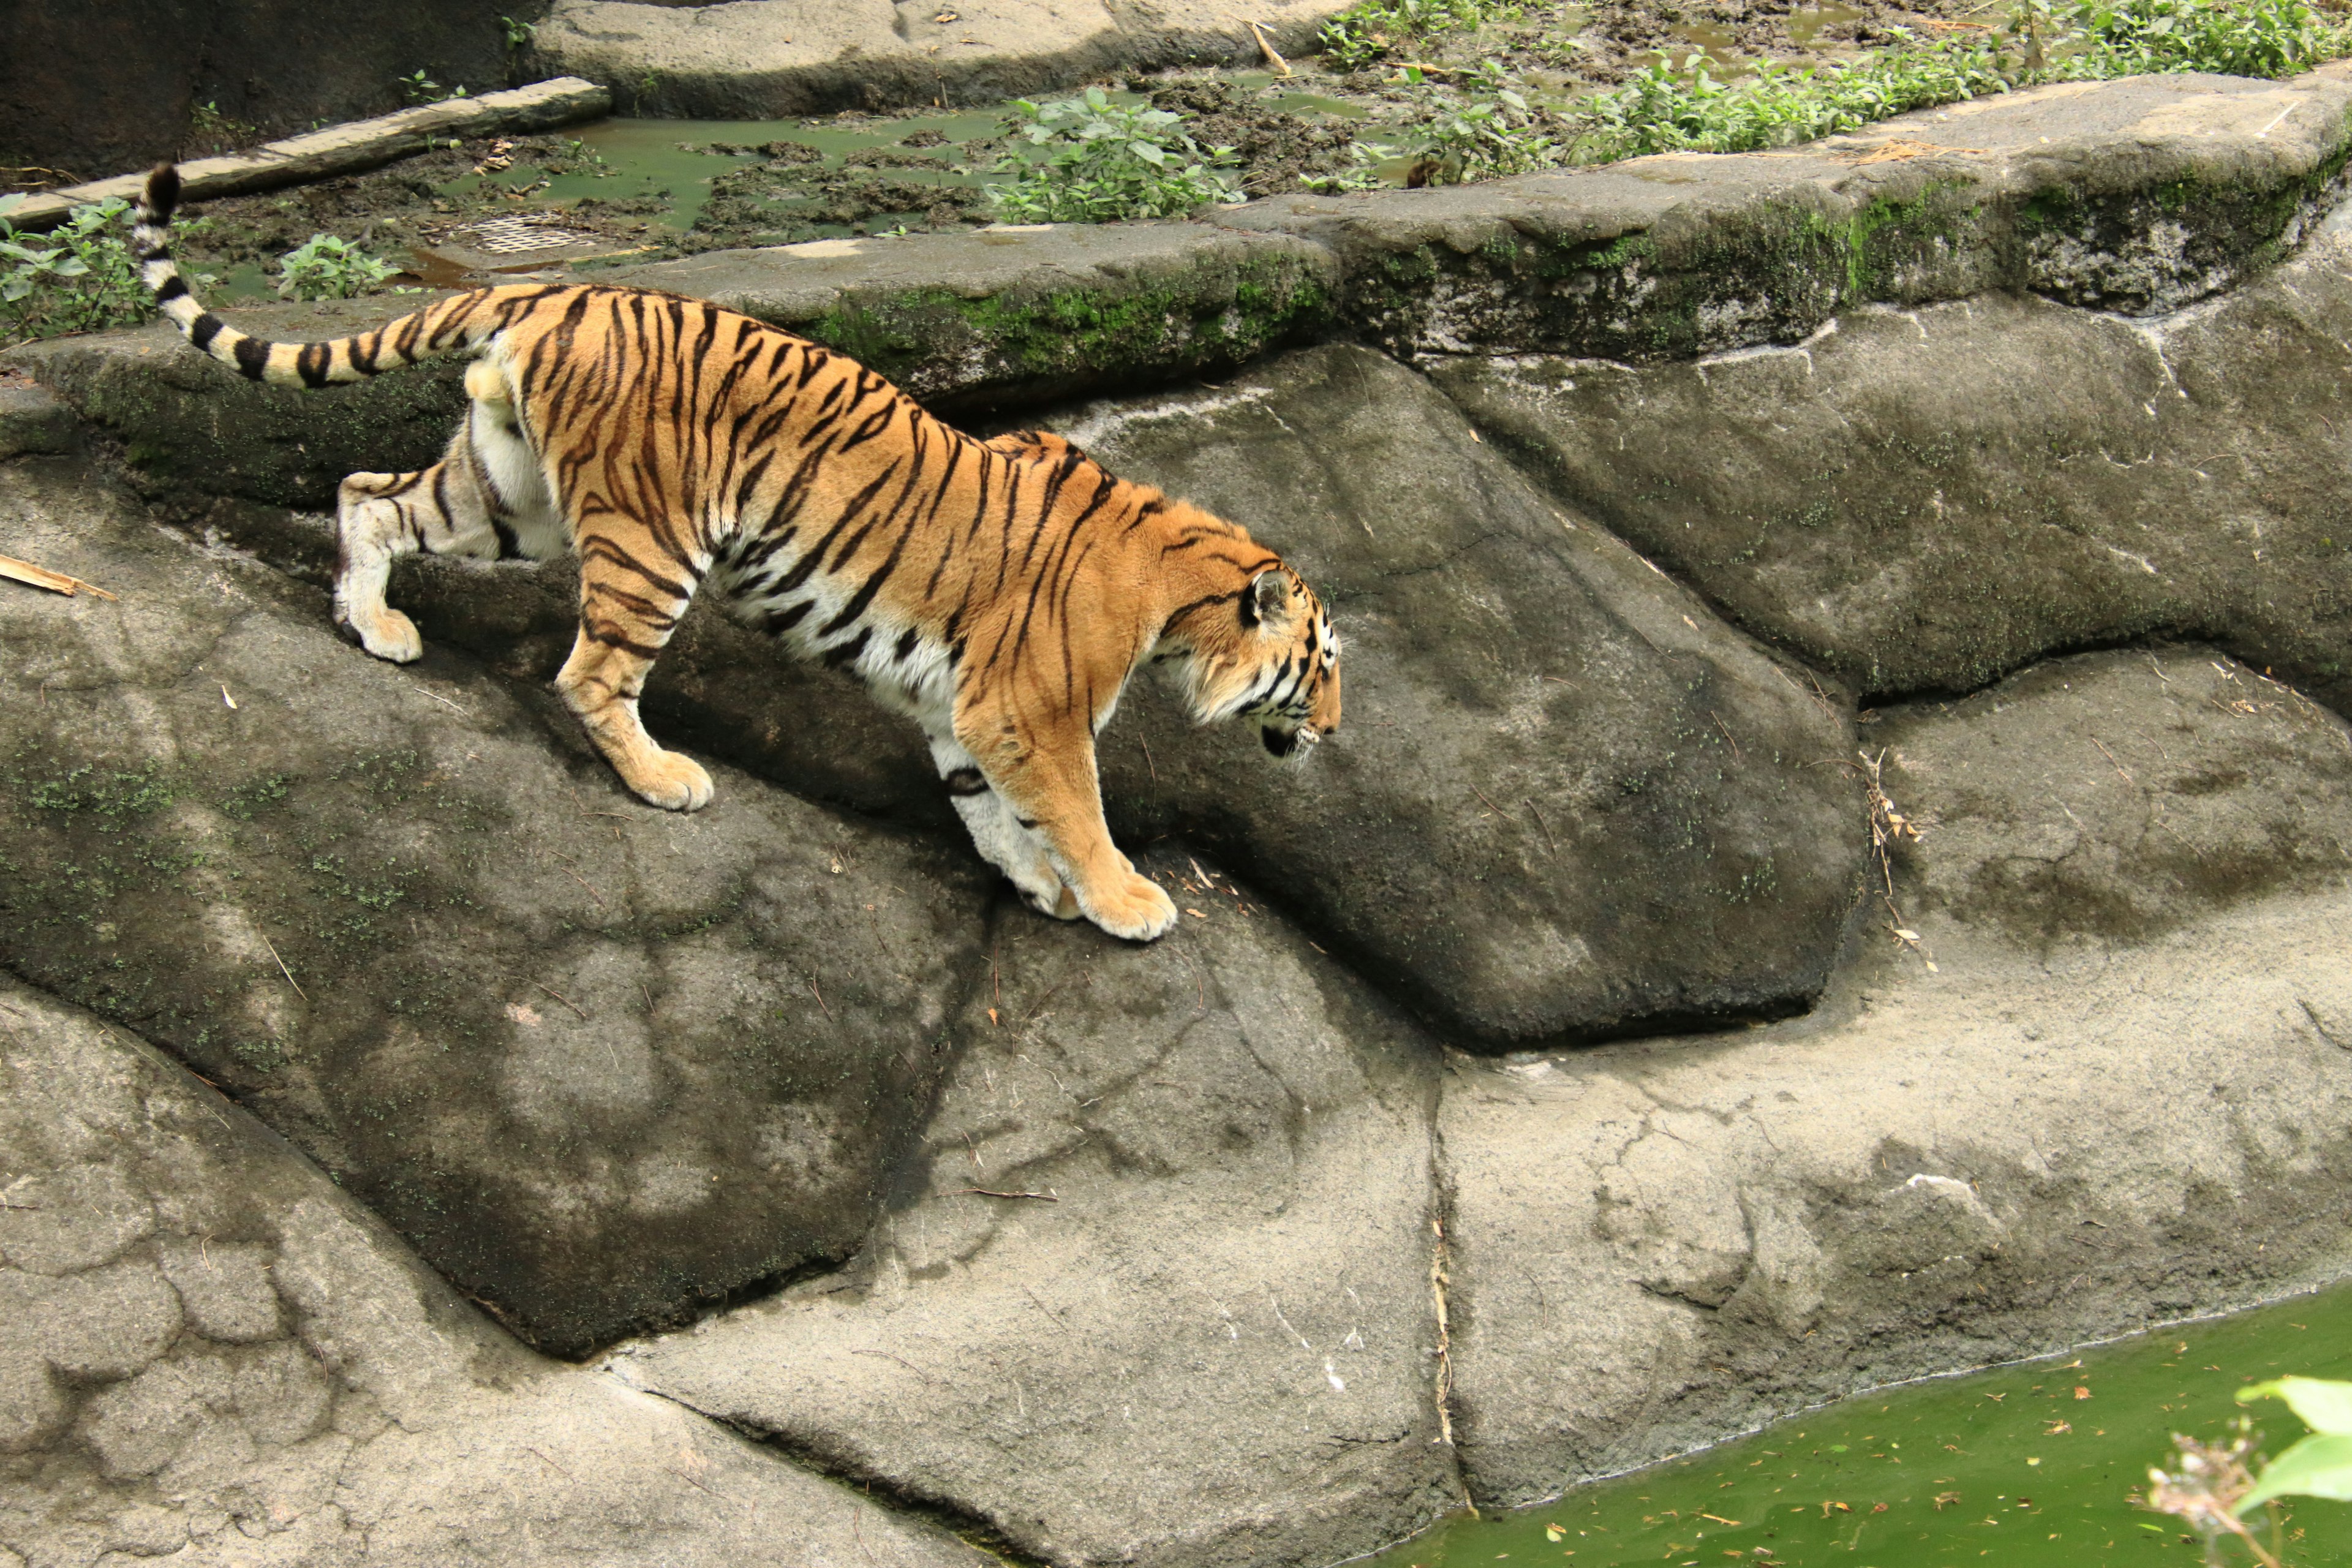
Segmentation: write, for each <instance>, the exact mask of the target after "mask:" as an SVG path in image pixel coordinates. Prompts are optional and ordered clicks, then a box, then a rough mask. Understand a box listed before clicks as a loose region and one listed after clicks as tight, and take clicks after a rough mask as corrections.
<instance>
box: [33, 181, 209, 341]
mask: <svg viewBox="0 0 2352 1568" xmlns="http://www.w3.org/2000/svg"><path fill="white" fill-rule="evenodd" d="M24 199H25V198H24V197H23V196H22V195H7V196H0V343H11V342H26V341H28V340H30V339H33V338H53V337H58V336H61V335H62V334H64V333H67V332H86V331H95V330H97V329H99V328H101V327H115V326H121V325H122V324H124V323H125V322H129V321H143V320H145V319H146V318H147V317H148V316H149V315H151V314H152V313H153V310H154V308H155V301H154V298H153V296H152V295H151V294H150V293H149V292H148V290H147V286H146V285H145V284H143V283H142V282H141V281H140V280H139V268H138V264H137V263H136V262H134V261H132V260H131V247H130V246H129V245H128V244H127V243H126V242H125V239H124V237H123V235H122V233H121V226H122V220H123V218H124V217H125V216H127V215H128V214H129V212H130V210H131V204H130V203H128V202H126V201H123V200H122V199H121V197H119V196H110V197H109V198H107V199H106V200H105V201H102V202H92V203H90V204H89V205H86V206H80V207H76V208H75V209H74V211H73V214H72V216H69V217H68V218H67V219H66V221H65V222H64V223H62V224H60V225H59V226H58V227H57V228H55V229H53V230H51V231H50V232H49V233H47V234H38V235H37V234H19V233H18V232H17V231H16V228H15V227H14V226H12V225H11V224H10V223H9V222H8V214H9V213H11V212H13V211H15V210H16V207H17V206H19V205H22V204H23V202H24ZM197 281H199V282H202V283H209V282H211V281H212V279H209V278H204V277H199V278H198V279H197Z"/></svg>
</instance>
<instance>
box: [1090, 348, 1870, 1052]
mask: <svg viewBox="0 0 2352 1568" xmlns="http://www.w3.org/2000/svg"><path fill="white" fill-rule="evenodd" d="M1060 423H1061V426H1062V428H1064V429H1065V430H1066V432H1067V433H1069V434H1070V435H1071V436H1072V437H1074V438H1076V439H1077V440H1079V441H1080V442H1081V443H1082V444H1084V445H1086V446H1087V447H1088V448H1089V449H1090V450H1091V451H1092V452H1093V453H1094V454H1095V455H1096V456H1097V458H1100V460H1101V461H1102V462H1103V463H1104V464H1105V465H1106V466H1107V467H1108V468H1111V469H1112V470H1113V471H1114V472H1117V473H1120V474H1123V475H1125V476H1127V477H1129V478H1132V479H1144V480H1148V481H1150V482H1152V483H1154V484H1158V485H1160V486H1162V487H1163V488H1165V489H1168V490H1170V491H1171V492H1172V493H1174V494H1177V495H1181V496H1185V497H1188V498H1189V499H1191V500H1196V501H1199V502H1201V503H1202V504H1203V505H1206V506H1209V507H1211V508H1213V509H1214V510H1218V511H1220V512H1222V513H1223V515H1225V516H1227V517H1230V518H1233V519H1234V520H1235V521H1239V522H1242V523H1244V524H1246V525H1247V526H1248V527H1249V528H1250V529H1251V530H1252V531H1253V532H1254V533H1255V536H1256V537H1257V538H1259V539H1261V540H1263V541H1265V542H1266V543H1267V544H1269V545H1271V546H1272V547H1274V548H1276V549H1278V550H1280V551H1282V552H1284V554H1285V555H1286V558H1287V559H1289V560H1290V561H1292V562H1293V563H1296V564H1297V566H1298V567H1299V569H1300V570H1301V571H1302V572H1303V573H1305V574H1306V575H1307V580H1308V581H1310V582H1311V583H1313V584H1315V585H1316V587H1317V589H1318V592H1320V593H1321V594H1322V595H1324V596H1325V598H1326V599H1327V600H1328V602H1329V603H1330V605H1331V606H1332V612H1333V616H1334V618H1335V620H1336V623H1337V625H1338V626H1339V630H1340V633H1341V635H1342V637H1344V638H1345V640H1346V645H1347V652H1346V654H1345V656H1344V660H1343V664H1342V668H1343V670H1344V672H1345V675H1346V694H1347V718H1346V722H1345V726H1344V727H1343V729H1342V730H1341V731H1340V732H1339V735H1338V736H1337V737H1335V738H1334V740H1333V741H1332V742H1331V743H1329V744H1328V745H1323V746H1318V748H1316V750H1315V752H1314V754H1313V755H1312V756H1311V757H1310V758H1308V759H1307V761H1306V762H1305V763H1303V764H1302V765H1300V766H1297V767H1286V766H1280V765H1276V764H1274V763H1270V762H1269V761H1268V760H1267V758H1266V757H1265V755H1264V754H1263V753H1262V752H1260V750H1259V748H1258V744H1257V742H1256V739H1255V736H1254V735H1253V734H1252V733H1250V732H1249V731H1248V730H1247V727H1246V726H1228V727H1225V728H1223V729H1220V730H1216V731H1195V730H1193V729H1192V728H1191V727H1190V725H1189V724H1188V723H1187V722H1186V721H1184V720H1183V719H1182V718H1181V716H1180V714H1179V712H1178V710H1177V708H1176V705H1175V704H1174V703H1173V702H1172V701H1171V700H1169V699H1168V698H1166V697H1165V696H1163V695H1161V694H1160V691H1159V690H1158V689H1157V688H1156V687H1150V688H1147V689H1142V690H1139V691H1138V692H1136V693H1135V694H1134V696H1133V697H1131V698H1130V699H1129V702H1128V704H1127V705H1126V706H1125V707H1124V708H1123V709H1122V710H1121V713H1120V716H1119V722H1118V726H1116V727H1114V728H1113V729H1111V730H1110V731H1108V732H1107V733H1106V735H1105V737H1104V770H1103V772H1104V790H1105V797H1106V799H1107V800H1108V802H1109V804H1110V806H1111V810H1112V816H1113V824H1114V826H1115V827H1116V828H1118V829H1119V830H1121V831H1123V832H1124V834H1125V835H1126V837H1128V838H1129V840H1140V839H1148V838H1150V837H1152V836H1153V835H1155V834H1159V833H1164V832H1168V831H1170V830H1171V828H1174V827H1177V826H1180V825H1181V826H1182V828H1183V829H1184V830H1185V831H1187V832H1192V833H1197V834H1201V835H1203V836H1205V837H1207V838H1208V839H1210V840H1212V841H1213V842H1215V843H1216V844H1217V845H1218V846H1219V848H1218V853H1219V854H1220V855H1221V856H1223V857H1224V858H1226V859H1227V860H1228V861H1229V862H1230V863H1231V864H1234V865H1235V866H1240V867H1246V868H1248V873H1247V874H1248V875H1249V876H1250V878H1251V879H1253V880H1254V881H1255V882H1257V883H1258V884H1259V885H1260V886H1261V887H1264V888H1265V889H1266V890H1267V894H1268V896H1269V897H1270V898H1272V899H1274V900H1276V902H1277V903H1278V904H1279V905H1281V906H1284V907H1286V908H1287V909H1289V910H1295V911H1297V914H1298V916H1299V917H1300V918H1301V919H1302V920H1304V921H1306V922H1307V925H1308V926H1309V927H1310V928H1311V929H1313V930H1315V931H1317V932H1318V934H1322V935H1324V936H1325V938H1326V940H1327V941H1330V942H1334V944H1335V950H1336V951H1340V952H1345V953H1346V954H1347V955H1348V956H1349V958H1350V959H1351V960H1352V961H1354V962H1355V963H1358V964H1359V965H1360V967H1361V968H1362V969H1363V970H1364V972H1365V973H1370V974H1373V975H1376V976H1378V977H1379V978H1380V980H1381V983H1382V984H1387V985H1391V986H1393V987H1395V988H1396V989H1397V990H1398V991H1399V992H1400V993H1402V994H1404V995H1406V996H1408V997H1410V998H1411V999H1412V1001H1413V1002H1414V1003H1415V1004H1416V1005H1419V1006H1421V1007H1422V1008H1423V1009H1424V1010H1426V1011H1427V1012H1428V1013H1429V1014H1430V1015H1432V1016H1433V1017H1435V1018H1438V1019H1440V1020H1443V1022H1444V1026H1445V1027H1446V1029H1447V1032H1448V1037H1449V1038H1453V1039H1456V1040H1458V1041H1462V1042H1463V1043H1465V1044H1475V1045H1478V1046H1481V1047H1491V1046H1493V1045H1496V1044H1504V1043H1508V1042H1512V1041H1519V1040H1528V1039H1539V1038H1543V1037H1556V1036H1559V1035H1561V1034H1568V1033H1576V1034H1583V1035H1587V1036H1590V1035H1598V1034H1607V1033H1612V1032H1622V1031H1623V1030H1625V1029H1628V1028H1633V1027H1638V1026H1657V1025H1659V1024H1661V1023H1664V1022H1667V1021H1679V1020H1688V1019H1693V1018H1705V1017H1720V1016H1725V1015H1730V1014H1739V1013H1763V1012H1773V1011H1782V1012H1785V1011H1788V1010H1790V1009H1791V1008H1795V1007H1799V1006H1801V1005H1803V1004H1804V1003H1805V1002H1806V1001H1808V1000H1809V999H1810V998H1811V996H1812V995H1813V994H1814V993H1816V992H1817V991H1818V990H1819V989H1820V988H1821V986H1822V982H1823V980H1824V978H1825V977H1826V975H1827V973H1828V968H1829V962H1830V958H1831V955H1832V952H1833V951H1834V949H1835V946H1836V941H1837V931H1838V930H1839V927H1840V923H1841V922H1842V921H1843V919H1844V916H1845V913H1846V910H1847V909H1848V908H1849V907H1850V906H1851V905H1852V902H1853V898H1854V895H1855V890H1856V887H1857V884H1858V881H1859V873H1860V869H1861V862H1862V855H1863V849H1864V842H1865V837H1864V820H1863V815H1862V808H1861V805H1860V802H1859V800H1858V798H1857V796H1856V795H1854V793H1853V784H1852V782H1851V781H1850V780H1849V779H1847V778H1846V777H1845V776H1844V775H1843V773H1840V771H1839V770H1837V769H1836V768H1834V767H1824V766H1822V765H1821V764H1822V761H1823V760H1824V759H1826V758H1832V757H1837V756H1842V755H1844V754H1845V753H1846V752H1847V750H1848V742H1847V739H1846V734H1847V731H1846V729H1845V724H1844V721H1843V716H1842V714H1839V713H1836V712H1833V711H1832V710H1830V707H1829V705H1828V704H1827V703H1824V702H1822V701H1821V700H1819V699H1818V697H1817V696H1816V695H1815V694H1813V693H1812V692H1811V691H1810V690H1808V689H1805V688H1803V687H1802V686H1801V681H1802V680H1803V679H1804V678H1802V677H1801V676H1797V675H1792V674H1791V673H1790V672H1789V671H1787V670H1784V669H1782V668H1780V667H1778V666H1776V665H1775V664H1774V663H1773V662H1772V661H1771V660H1770V659H1769V658H1766V657H1764V656H1763V655H1762V654H1760V653H1759V652H1758V651H1757V650H1756V649H1755V648H1754V647H1753V646H1752V645H1750V644H1748V643H1747V642H1746V641H1744V640H1743V639H1742V638H1740V637H1738V636H1736V635H1733V634H1730V633H1728V632H1727V631H1726V630H1725V629H1724V628H1723V627H1722V626H1721V625H1720V623H1718V622H1717V621H1715V620H1713V619H1712V618H1711V617H1707V612H1706V608H1705V606H1704V605H1701V604H1700V603H1699V602H1698V601H1697V600H1696V599H1695V598H1693V597H1691V596H1690V595H1686V594H1684V593H1683V592H1681V591H1680V590H1679V589H1677V588H1675V586H1674V584H1671V583H1669V582H1668V581H1667V580H1666V579H1665V578H1664V576H1663V575H1661V574H1659V573H1657V572H1656V571H1654V569H1652V568H1651V567H1649V566H1648V565H1646V564H1645V563H1643V562H1642V561H1640V560H1639V559H1637V558H1636V557H1635V556H1634V555H1633V553H1632V552H1630V551H1628V550H1626V549H1625V548H1624V547H1623V546H1622V544H1619V543H1618V542H1616V541H1614V540H1612V539H1611V538H1609V537H1608V536H1607V535H1605V534H1602V533H1601V532H1600V531H1598V530H1596V529H1594V528H1592V527H1591V525H1590V524H1586V523H1580V522H1578V521H1575V520H1574V519H1572V518H1570V517H1568V516H1566V515H1563V514H1562V513H1561V512H1559V510H1555V509H1554V508H1553V507H1551V506H1549V505H1548V504H1546V502H1545V501H1544V500H1543V499H1542V498H1541V497H1540V496H1539V495H1538V494H1537V493H1536V492H1535V491H1534V490H1533V489H1531V488H1530V487H1529V486H1528V484H1527V483H1526V481H1525V480H1523V479H1521V478H1520V477H1519V476H1518V475H1517V474H1516V473H1515V472H1513V470H1512V469H1511V468H1510V467H1509V465H1508V464H1507V463H1505V462H1504V461H1503V460H1502V459H1501V458H1499V457H1498V456H1496V453H1495V452H1494V450H1493V449H1492V448H1490V447H1484V446H1482V445H1480V444H1479V442H1478V441H1477V439H1476V437H1475V435H1474V434H1473V432H1472V431H1471V429H1470V427H1469V426H1467V425H1466V424H1465V422H1464V421H1463V419H1462V418H1461V416H1459V415H1458V414H1457V413H1456V412H1455V411H1454V409H1452V408H1451V407H1449V406H1448V405H1446V403H1445V401H1444V398H1442V397H1440V396H1439V395H1436V393H1435V392H1433V390H1432V389H1431V388H1430V387H1429V385H1428V384H1427V383H1426V382H1424V381H1423V380H1422V379H1421V378H1420V377H1418V376H1416V375H1414V374H1412V373H1411V372H1409V371H1406V370H1404V369H1402V368H1401V367H1399V366H1398V365H1397V364H1395V363H1393V362H1391V361H1389V360H1386V359H1383V358H1382V357H1381V356H1380V355H1378V354H1376V353H1371V352H1370V351H1369V350H1365V349H1360V348H1353V347H1338V346H1335V347H1330V348H1324V349H1315V350H1308V351H1305V352H1302V353H1296V354H1292V355H1288V356H1286V357H1285V358H1283V359H1280V360H1277V361H1276V362H1274V363H1271V364H1268V365H1266V366H1265V367H1263V368H1261V369H1258V370H1256V371H1254V372H1252V373H1250V374H1247V375H1244V376H1243V377H1241V378H1239V379H1237V380H1234V381H1233V382H1231V383H1229V384H1226V385H1225V386H1224V387H1223V388H1222V389H1221V390H1218V391H1215V392H1213V393H1204V394H1193V395H1176V396H1171V397H1166V398H1159V399H1143V400H1139V401H1137V402H1133V403H1126V404H1117V405H1095V406H1093V407H1090V408H1087V409H1083V410H1078V411H1075V412H1074V413H1072V414H1071V415H1070V416H1068V417H1066V418H1065V419H1063V420H1062V421H1061V422H1060Z"/></svg>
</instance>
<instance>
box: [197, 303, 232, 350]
mask: <svg viewBox="0 0 2352 1568" xmlns="http://www.w3.org/2000/svg"><path fill="white" fill-rule="evenodd" d="M227 325H228V323H227V322H226V321H222V320H221V319H220V318H219V317H218V316H215V315H214V314H213V313H212V312H211V311H210V310H206V311H205V313H204V314H203V315H201V316H198V317H197V318H196V319H195V320H194V321H190V322H189V323H188V341H189V342H192V343H194V344H195V345H196V347H198V348H200V349H209V348H211V347H212V346H213V340H214V339H215V338H216V337H218V336H220V333H221V329H222V328H223V327H226V326H227Z"/></svg>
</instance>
